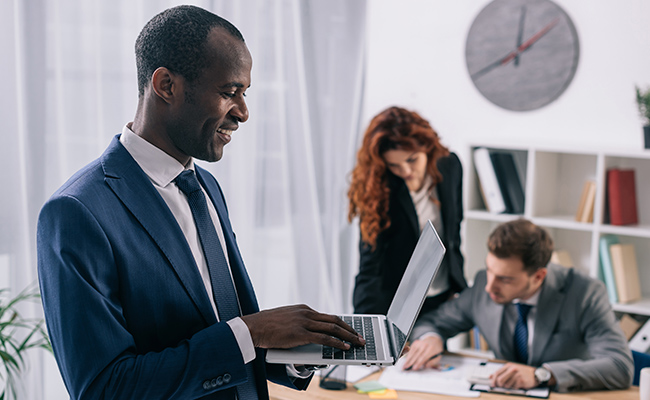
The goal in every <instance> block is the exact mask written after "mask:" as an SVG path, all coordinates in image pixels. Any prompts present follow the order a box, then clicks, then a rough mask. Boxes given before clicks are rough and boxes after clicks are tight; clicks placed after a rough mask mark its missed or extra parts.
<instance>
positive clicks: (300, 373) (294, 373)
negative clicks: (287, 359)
mask: <svg viewBox="0 0 650 400" xmlns="http://www.w3.org/2000/svg"><path fill="white" fill-rule="evenodd" d="M286 367H287V375H289V377H291V378H303V379H304V378H309V377H310V376H311V374H313V373H314V372H313V371H310V370H308V369H307V368H305V367H296V366H295V365H293V364H286Z"/></svg>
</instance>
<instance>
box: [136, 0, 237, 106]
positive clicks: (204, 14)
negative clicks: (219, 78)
mask: <svg viewBox="0 0 650 400" xmlns="http://www.w3.org/2000/svg"><path fill="white" fill-rule="evenodd" d="M215 27H221V28H224V29H225V30H226V31H227V32H228V33H230V35H232V36H233V37H235V38H237V39H239V40H241V41H242V42H243V41H244V37H243V36H242V34H241V32H239V30H238V29H237V28H236V27H235V26H234V25H233V24H231V23H230V22H228V21H226V20H225V19H223V18H221V17H219V16H218V15H216V14H213V13H211V12H210V11H207V10H204V9H202V8H199V7H195V6H187V5H183V6H178V7H173V8H170V9H167V10H165V11H163V12H161V13H160V14H158V15H156V16H154V17H153V18H152V19H151V20H150V21H149V22H147V24H146V25H145V26H144V28H142V31H141V32H140V34H139V35H138V38H137V39H136V41H135V61H136V66H137V69H138V93H139V95H140V96H142V95H143V94H144V88H145V87H146V86H147V84H148V83H149V81H150V79H151V75H152V74H153V72H154V71H155V70H156V69H157V68H160V67H165V68H167V69H169V70H170V71H171V72H173V73H175V74H179V75H181V76H182V77H183V78H185V79H186V80H187V81H188V82H193V81H195V80H196V79H197V78H198V77H199V75H200V73H201V71H202V70H203V69H204V68H206V67H209V66H210V61H209V59H208V58H207V54H206V53H207V52H206V51H205V45H206V42H207V38H208V34H209V33H210V31H211V30H212V29H213V28H215Z"/></svg>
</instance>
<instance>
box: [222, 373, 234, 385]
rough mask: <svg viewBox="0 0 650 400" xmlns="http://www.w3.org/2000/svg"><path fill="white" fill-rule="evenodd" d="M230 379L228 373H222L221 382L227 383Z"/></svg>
mask: <svg viewBox="0 0 650 400" xmlns="http://www.w3.org/2000/svg"><path fill="white" fill-rule="evenodd" d="M231 379H232V376H230V374H223V382H224V383H228V382H230V380H231Z"/></svg>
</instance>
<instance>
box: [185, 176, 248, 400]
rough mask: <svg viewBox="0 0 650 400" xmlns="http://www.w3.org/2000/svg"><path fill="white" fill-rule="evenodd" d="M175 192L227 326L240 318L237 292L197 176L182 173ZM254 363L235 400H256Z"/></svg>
mask: <svg viewBox="0 0 650 400" xmlns="http://www.w3.org/2000/svg"><path fill="white" fill-rule="evenodd" d="M174 181H175V182H176V185H177V186H178V188H179V189H180V190H181V191H182V192H183V193H185V196H187V201H188V203H189V204H190V209H191V210H192V216H193V217H194V223H195V224H196V229H197V231H198V232H199V240H200V241H201V247H202V248H203V255H204V256H205V260H206V262H207V264H208V271H209V273H210V282H211V283H212V296H214V302H215V303H216V305H217V312H218V313H219V320H220V321H222V322H226V321H228V320H231V319H233V318H235V317H239V316H240V312H239V303H238V301H237V292H236V291H235V286H234V284H233V281H232V277H231V276H230V269H229V268H228V263H227V262H226V257H225V256H224V253H223V248H222V247H221V242H220V241H219V236H218V235H217V231H216V230H215V228H214V223H213V221H212V218H211V217H210V213H209V212H208V204H207V202H206V200H205V195H204V194H203V191H202V190H201V185H200V184H199V181H198V179H196V175H195V174H194V171H192V170H189V169H188V170H185V171H183V172H181V173H180V175H178V176H177V177H176V179H175V180H174ZM252 364H253V363H248V364H246V372H247V373H248V382H246V383H244V384H242V385H240V386H238V387H237V397H238V398H239V399H240V400H253V399H257V389H256V387H255V376H254V373H253V366H252Z"/></svg>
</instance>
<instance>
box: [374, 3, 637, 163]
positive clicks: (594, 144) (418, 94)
mask: <svg viewBox="0 0 650 400" xmlns="http://www.w3.org/2000/svg"><path fill="white" fill-rule="evenodd" d="M555 2H556V3H557V4H558V5H560V6H561V7H562V8H563V9H564V10H565V11H566V12H567V13H568V14H569V16H570V17H571V19H572V20H573V22H574V24H575V27H576V30H577V31H578V36H579V38H580V51H581V53H580V61H579V65H578V70H577V72H576V75H575V78H574V80H573V82H572V83H571V85H570V86H569V87H568V89H567V90H566V91H565V92H564V94H562V96H560V98H559V99H557V100H556V101H555V102H553V103H551V104H549V105H547V106H546V107H543V108H541V109H539V110H535V111H530V112H513V111H508V110H504V109H501V108H499V107H497V106H495V105H493V104H492V103H490V102H489V101H487V100H486V99H484V98H483V97H482V96H481V94H480V93H479V92H478V91H477V90H476V88H475V87H474V85H473V84H472V82H471V80H470V79H469V75H468V74H467V69H466V66H465V56H464V54H465V53H464V51H465V50H464V47H465V40H466V35H467V32H468V30H469V27H470V25H471V23H472V21H473V19H474V17H475V16H476V15H477V14H478V13H479V12H480V11H481V10H482V9H483V7H485V5H487V4H488V3H489V1H488V0H456V1H449V0H371V1H369V5H368V11H369V15H368V29H369V32H368V42H369V43H368V45H369V46H368V53H367V65H368V70H367V72H368V74H367V81H366V85H365V87H366V93H365V94H366V97H365V105H364V125H365V124H367V122H368V121H369V120H370V118H372V116H373V115H375V114H376V113H378V112H379V111H381V110H382V109H384V108H386V107H388V106H390V105H401V106H404V107H406V108H410V109H415V110H417V111H418V112H420V113H421V115H422V116H423V117H425V118H427V119H428V120H429V121H430V122H431V124H432V125H433V127H434V128H435V129H436V130H437V131H438V132H439V134H440V135H441V137H442V140H443V143H445V144H446V145H447V146H449V147H451V149H452V150H454V151H456V152H457V153H458V154H459V156H460V157H461V160H462V161H463V162H464V163H465V165H469V163H468V162H465V160H467V157H468V154H469V153H468V151H467V147H468V146H469V145H470V144H475V143H489V144H496V145H498V144H518V145H532V144H534V145H540V146H549V147H558V148H565V147H568V148H571V147H579V148H589V149H596V150H597V149H602V148H608V149H610V148H621V149H626V150H637V149H642V148H643V132H642V122H641V120H640V118H639V117H638V113H637V108H636V103H635V102H634V86H635V84H636V85H641V86H644V87H645V86H650V23H649V22H648V20H649V17H650V1H648V0H624V1H620V0H618V1H617V0H555ZM649 151H650V150H649Z"/></svg>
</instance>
